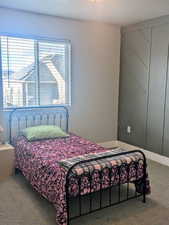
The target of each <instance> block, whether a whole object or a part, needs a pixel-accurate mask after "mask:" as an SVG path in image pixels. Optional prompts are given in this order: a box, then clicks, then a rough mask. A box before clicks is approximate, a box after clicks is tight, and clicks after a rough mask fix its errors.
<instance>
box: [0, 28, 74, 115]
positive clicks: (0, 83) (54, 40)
mask: <svg viewBox="0 0 169 225" xmlns="http://www.w3.org/2000/svg"><path fill="white" fill-rule="evenodd" d="M0 36H6V37H13V38H23V39H31V40H34V41H36V42H38V41H39V42H47V43H50V42H51V43H62V44H65V46H66V48H67V49H66V52H67V53H68V54H66V57H65V64H66V65H67V66H66V68H65V71H66V72H65V73H66V77H67V79H68V85H67V87H68V90H66V99H67V98H68V103H65V104H48V105H40V104H39V103H40V98H38V104H37V105H30V106H18V107H12V106H9V107H4V103H3V79H2V57H1V48H0V110H5V111H10V110H13V109H18V108H20V109H23V108H24V109H26V108H30V107H34V108H40V107H48V106H56V107H57V106H71V105H72V94H71V87H72V85H71V84H72V79H71V77H72V76H71V75H72V66H71V65H72V61H71V60H72V45H71V41H70V40H68V39H57V38H49V37H45V36H43V37H41V36H36V35H23V34H10V33H3V32H0ZM35 58H36V56H35ZM37 62H38V60H35V63H36V64H37ZM38 74H39V72H38ZM37 78H38V79H39V75H37ZM37 85H39V83H38V84H37ZM37 91H39V90H37Z"/></svg>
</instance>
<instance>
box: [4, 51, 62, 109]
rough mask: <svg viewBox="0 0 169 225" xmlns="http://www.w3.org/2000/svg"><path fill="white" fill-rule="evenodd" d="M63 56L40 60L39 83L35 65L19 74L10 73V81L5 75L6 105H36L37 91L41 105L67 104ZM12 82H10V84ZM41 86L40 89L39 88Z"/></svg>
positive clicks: (51, 56)
mask: <svg viewBox="0 0 169 225" xmlns="http://www.w3.org/2000/svg"><path fill="white" fill-rule="evenodd" d="M63 62H64V60H63V59H62V56H61V55H48V56H47V57H44V58H42V59H40V62H39V65H38V68H39V81H40V83H39V84H40V85H39V84H38V82H36V79H37V76H36V74H37V71H36V67H35V64H31V65H29V66H27V67H25V68H24V69H22V70H21V71H19V72H17V73H12V72H11V73H10V79H9V78H8V76H9V75H8V76H7V75H3V76H4V78H3V82H4V85H3V87H4V96H5V97H4V105H6V106H25V105H26V106H31V105H36V101H37V98H36V96H37V91H38V92H39V96H40V104H43V105H51V104H65V77H64V76H65V71H64V70H63V69H64V65H62V64H63ZM9 80H10V82H9ZM39 86H40V87H39Z"/></svg>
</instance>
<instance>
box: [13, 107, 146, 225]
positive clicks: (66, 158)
mask: <svg viewBox="0 0 169 225" xmlns="http://www.w3.org/2000/svg"><path fill="white" fill-rule="evenodd" d="M39 124H53V125H57V126H60V127H62V129H64V130H65V131H68V110H67V108H66V107H62V106H58V107H56V106H51V107H40V108H39V107H38V108H36V107H31V108H26V109H23V108H22V109H15V110H13V111H12V113H11V115H10V140H11V142H12V143H13V145H14V146H15V149H16V168H17V169H19V170H20V171H21V172H22V174H23V175H24V176H25V178H26V179H27V180H28V181H29V182H30V184H31V185H32V186H33V188H34V189H35V190H36V191H37V192H38V193H40V194H41V195H42V196H43V197H44V198H46V199H47V200H48V201H50V202H51V203H52V204H53V205H54V207H55V209H56V222H57V224H58V225H69V224H70V221H71V220H72V219H75V218H77V217H80V216H82V215H86V214H89V213H92V212H95V211H97V210H100V209H102V208H106V207H109V206H112V205H115V204H119V203H122V202H124V201H128V200H130V199H133V198H138V197H141V196H142V198H143V202H146V194H149V193H150V185H149V179H148V174H147V164H146V158H145V155H144V153H143V152H142V151H140V150H135V151H130V152H129V151H126V150H124V149H119V148H117V149H115V150H113V151H112V150H108V149H105V148H103V147H101V146H99V145H97V144H95V143H93V142H91V141H88V140H86V139H84V138H82V137H79V136H77V135H75V134H70V136H69V137H66V138H57V139H48V140H41V141H32V142H29V141H28V140H27V139H26V138H25V137H24V136H22V135H19V134H20V131H21V130H22V129H23V128H25V127H30V126H36V125H39ZM131 184H132V185H134V191H133V192H132V193H133V194H132V195H131V194H129V193H130V185H131ZM124 185H125V190H123V189H124ZM114 187H116V189H117V192H116V201H115V202H114V201H113V197H114V196H112V195H113V192H112V190H113V188H114ZM104 190H107V194H108V201H107V204H106V205H105V204H103V198H104V197H103V196H104ZM95 193H97V195H98V197H97V198H99V204H98V206H97V207H94V199H93V196H94V194H95ZM122 193H123V194H122ZM122 195H123V197H122ZM84 196H88V201H89V204H88V210H87V211H85V212H84V211H83V210H82V208H83V207H82V205H83V197H84ZM124 196H125V197H124ZM73 199H76V206H77V213H76V215H73V216H71V213H70V211H71V206H70V205H71V202H72V201H73Z"/></svg>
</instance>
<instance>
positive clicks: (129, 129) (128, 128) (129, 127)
mask: <svg viewBox="0 0 169 225" xmlns="http://www.w3.org/2000/svg"><path fill="white" fill-rule="evenodd" d="M127 133H128V134H131V126H127Z"/></svg>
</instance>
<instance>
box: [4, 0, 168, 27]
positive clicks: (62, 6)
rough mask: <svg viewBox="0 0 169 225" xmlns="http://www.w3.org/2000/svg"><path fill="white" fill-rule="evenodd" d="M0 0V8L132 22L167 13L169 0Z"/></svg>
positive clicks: (115, 21) (124, 22) (115, 22)
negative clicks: (92, 0) (94, 0)
mask: <svg viewBox="0 0 169 225" xmlns="http://www.w3.org/2000/svg"><path fill="white" fill-rule="evenodd" d="M96 1H98V2H97V3H93V2H91V1H90V0H0V7H8V8H15V9H21V10H26V11H31V12H37V13H43V14H48V15H54V16H62V17H69V18H75V19H85V20H99V21H104V22H111V23H114V24H120V25H125V24H132V23H136V22H140V21H143V20H146V19H152V18H155V17H159V16H163V15H167V14H169V0H96Z"/></svg>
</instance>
